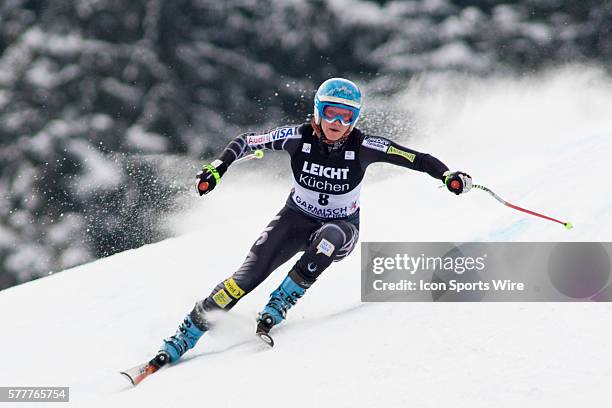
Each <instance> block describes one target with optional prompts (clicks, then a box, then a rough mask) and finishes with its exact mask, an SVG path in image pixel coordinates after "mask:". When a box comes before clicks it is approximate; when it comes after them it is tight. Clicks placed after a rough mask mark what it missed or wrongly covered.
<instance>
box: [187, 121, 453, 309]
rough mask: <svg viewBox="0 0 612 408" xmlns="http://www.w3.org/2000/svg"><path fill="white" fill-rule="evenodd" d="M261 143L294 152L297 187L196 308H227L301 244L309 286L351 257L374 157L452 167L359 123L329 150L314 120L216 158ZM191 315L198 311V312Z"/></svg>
mask: <svg viewBox="0 0 612 408" xmlns="http://www.w3.org/2000/svg"><path fill="white" fill-rule="evenodd" d="M257 149H267V150H284V151H286V152H287V153H289V155H290V156H291V169H292V171H293V188H292V189H291V193H290V194H289V197H288V199H287V202H286V204H285V206H284V207H283V208H282V209H281V210H280V211H279V213H278V214H277V215H276V216H275V217H274V218H273V219H272V221H270V223H269V224H268V226H267V227H266V228H265V229H264V231H263V232H262V233H261V235H260V236H259V238H257V240H256V241H255V243H254V244H253V246H252V247H251V249H250V251H249V253H248V255H247V257H246V259H245V261H244V263H243V264H242V266H241V267H240V268H239V269H238V270H237V271H236V272H235V273H234V274H233V275H232V276H231V277H230V278H228V279H226V280H225V281H223V282H221V283H219V284H218V285H217V286H216V287H215V289H214V290H213V292H212V293H211V294H210V296H209V297H207V298H206V299H204V300H203V301H201V302H198V304H196V309H199V308H203V309H204V310H211V309H215V308H222V309H225V310H229V309H230V308H232V307H233V306H234V305H235V304H236V302H237V301H238V300H239V299H240V298H242V297H243V296H244V295H246V294H247V293H249V292H250V291H252V290H253V289H255V288H256V287H257V285H259V284H260V283H261V282H263V280H264V279H266V278H267V277H268V275H270V273H271V272H272V271H274V270H275V269H276V268H277V267H279V266H280V265H281V264H283V263H284V262H286V261H287V260H289V259H290V258H291V257H293V256H294V255H295V254H296V253H298V252H300V251H304V254H303V255H302V256H301V258H300V259H299V260H298V261H297V263H296V264H295V265H294V266H293V268H292V269H291V271H290V275H291V277H292V278H293V280H294V281H296V283H298V284H299V285H301V286H303V287H309V286H310V285H311V284H312V283H313V282H314V281H315V280H316V278H317V277H318V276H319V275H320V274H321V272H323V271H324V270H325V269H326V268H327V267H328V266H329V265H330V264H331V263H332V262H334V261H339V260H341V259H343V258H344V257H346V256H347V255H348V254H349V253H350V252H351V251H352V250H353V248H354V247H355V245H356V244H357V240H358V235H359V193H360V189H361V183H362V180H363V176H364V174H365V171H366V169H367V167H368V166H369V165H370V164H372V163H376V162H385V163H392V164H396V165H398V166H402V167H406V168H409V169H412V170H417V171H422V172H426V173H428V174H429V175H431V176H432V177H434V178H436V179H440V180H442V179H443V176H442V173H444V172H445V171H446V170H448V168H447V167H446V166H445V165H444V164H443V163H442V162H440V161H439V160H438V159H436V158H435V157H433V156H430V155H429V154H425V153H420V152H417V151H414V150H411V149H407V148H405V147H403V146H400V145H398V144H397V143H395V142H393V141H391V140H389V139H386V138H384V137H379V136H371V135H367V134H365V133H363V132H361V131H360V130H359V129H353V131H352V132H351V134H350V136H349V137H348V139H347V140H346V142H345V143H343V144H342V146H341V147H340V148H334V149H330V147H329V145H326V144H325V143H323V142H321V141H320V140H319V138H318V137H317V136H316V135H315V134H313V128H312V126H311V125H310V124H304V125H300V126H287V127H280V128H277V129H274V130H272V131H270V132H268V133H265V134H254V133H247V134H243V135H241V136H238V137H236V138H235V139H234V140H232V142H231V143H230V144H229V145H228V146H227V147H226V148H225V150H224V151H223V153H222V154H221V156H220V157H219V158H218V160H220V161H221V162H223V163H225V164H226V165H227V166H230V165H231V164H232V162H234V161H235V160H236V159H239V158H241V157H243V156H245V155H247V154H249V153H251V152H253V151H255V150H257ZM215 163H217V164H218V163H219V162H218V161H215ZM196 309H194V312H195V311H196ZM192 316H193V317H197V316H195V315H194V314H193V313H192Z"/></svg>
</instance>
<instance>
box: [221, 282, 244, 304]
mask: <svg viewBox="0 0 612 408" xmlns="http://www.w3.org/2000/svg"><path fill="white" fill-rule="evenodd" d="M224 284H225V289H227V291H228V292H229V293H230V295H232V297H233V298H234V299H240V298H241V297H242V296H243V295H244V290H242V288H241V287H240V286H238V284H237V283H236V281H235V280H234V278H229V279H227V280H226V281H225V282H224Z"/></svg>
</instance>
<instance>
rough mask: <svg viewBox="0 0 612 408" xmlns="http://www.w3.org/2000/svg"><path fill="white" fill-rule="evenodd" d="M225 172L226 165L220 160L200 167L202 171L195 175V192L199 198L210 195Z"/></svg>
mask: <svg viewBox="0 0 612 408" xmlns="http://www.w3.org/2000/svg"><path fill="white" fill-rule="evenodd" d="M226 170H227V165H226V164H225V163H223V162H222V161H221V160H215V161H214V162H212V163H211V164H206V165H204V166H202V171H201V172H199V173H198V174H197V175H196V190H198V194H200V195H201V196H202V195H204V194H208V193H210V192H211V191H212V190H213V189H214V188H215V187H216V186H217V184H218V183H219V180H221V176H223V174H224V173H225V171H226Z"/></svg>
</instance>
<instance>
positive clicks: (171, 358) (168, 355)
mask: <svg viewBox="0 0 612 408" xmlns="http://www.w3.org/2000/svg"><path fill="white" fill-rule="evenodd" d="M207 330H208V326H207V325H204V330H202V329H201V328H200V327H198V326H197V325H196V324H195V323H194V322H193V320H192V319H191V315H190V314H189V315H187V317H185V320H183V323H181V325H180V326H179V328H178V330H177V331H176V333H175V334H174V335H173V336H170V337H169V338H167V339H164V344H163V345H162V348H161V350H160V351H159V353H158V354H157V356H156V357H155V358H154V359H153V360H152V361H155V360H159V361H160V362H165V363H164V365H165V364H166V363H174V362H175V361H177V360H178V359H179V358H181V356H182V355H183V354H185V353H186V352H187V350H190V349H192V348H193V347H194V346H195V345H196V343H197V342H198V340H199V339H200V337H202V335H203V334H204V333H205V332H206V331H207Z"/></svg>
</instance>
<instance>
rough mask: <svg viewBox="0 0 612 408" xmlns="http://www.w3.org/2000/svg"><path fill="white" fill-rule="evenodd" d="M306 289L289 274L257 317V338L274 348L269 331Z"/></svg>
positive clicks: (283, 317) (282, 318) (280, 320)
mask: <svg viewBox="0 0 612 408" xmlns="http://www.w3.org/2000/svg"><path fill="white" fill-rule="evenodd" d="M306 289H307V287H303V286H300V285H298V284H297V283H296V282H295V281H294V280H293V279H292V278H291V273H290V274H289V275H287V277H286V278H285V280H283V282H282V283H281V284H280V286H279V287H278V289H276V290H275V291H274V292H272V294H271V295H270V300H269V301H268V304H267V305H266V307H264V310H263V311H262V312H261V313H259V315H258V316H257V330H256V332H255V334H256V335H257V336H259V338H260V339H262V340H263V341H264V342H265V343H266V344H267V345H269V346H270V347H273V346H274V340H273V339H272V337H271V336H270V334H269V333H270V330H271V329H272V327H274V326H276V325H277V324H279V323H280V322H282V321H283V320H285V317H286V316H287V310H289V309H291V307H292V306H293V305H295V304H296V303H297V301H298V299H299V298H301V297H302V296H303V295H304V293H305V292H306Z"/></svg>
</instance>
